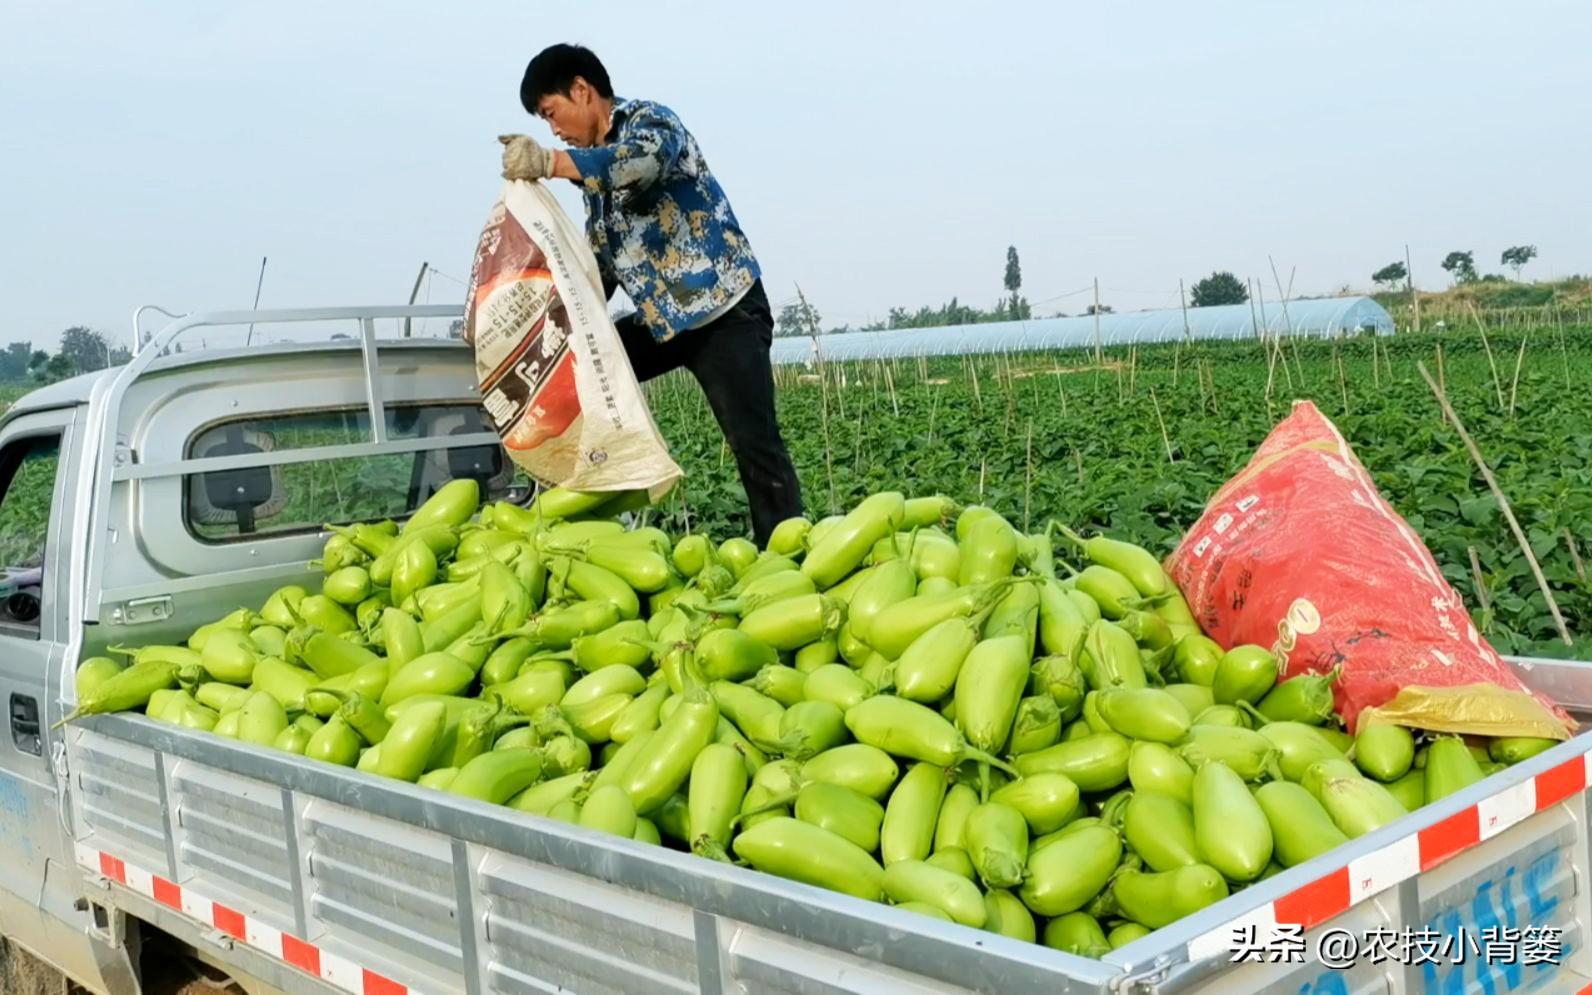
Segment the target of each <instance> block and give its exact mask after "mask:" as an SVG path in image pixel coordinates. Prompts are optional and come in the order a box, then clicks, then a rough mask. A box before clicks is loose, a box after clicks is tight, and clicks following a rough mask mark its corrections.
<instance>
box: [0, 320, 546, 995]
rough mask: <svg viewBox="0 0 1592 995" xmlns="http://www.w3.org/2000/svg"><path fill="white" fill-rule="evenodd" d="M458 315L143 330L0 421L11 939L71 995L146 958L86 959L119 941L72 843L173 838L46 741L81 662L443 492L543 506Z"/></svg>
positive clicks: (153, 850)
mask: <svg viewBox="0 0 1592 995" xmlns="http://www.w3.org/2000/svg"><path fill="white" fill-rule="evenodd" d="M458 315H459V309H458V308H456V307H410V308H364V309H339V310H323V311H313V312H292V313H283V314H273V313H270V312H262V313H255V314H250V315H247V316H244V315H237V316H229V315H225V314H221V315H211V316H208V317H198V318H192V319H179V320H177V321H175V322H173V324H172V325H170V326H168V328H167V330H166V331H165V332H164V333H162V334H161V335H159V336H145V335H142V334H140V341H139V343H138V344H139V349H138V351H137V353H136V355H135V356H134V358H133V360H132V362H131V363H130V364H129V365H127V366H125V367H118V368H113V369H107V370H102V371H99V372H96V373H89V374H86V375H83V376H78V377H75V378H72V379H70V380H66V381H62V382H59V383H56V384H53V385H50V386H47V387H43V388H41V389H39V390H35V391H33V392H32V393H30V394H28V395H26V396H24V397H23V398H21V399H20V400H19V401H18V402H17V403H15V404H14V405H12V406H11V408H10V409H9V410H8V411H7V412H6V413H5V415H4V417H3V419H0V699H3V700H4V701H5V706H6V709H7V715H8V716H9V723H10V733H9V735H8V737H7V739H8V742H7V743H6V745H5V747H4V749H3V750H0V934H3V935H4V936H5V937H6V939H7V941H8V943H9V944H10V945H12V946H14V947H21V948H23V949H25V950H28V951H30V952H31V953H32V954H33V955H35V956H36V957H37V958H39V959H41V960H43V961H45V962H47V963H49V964H51V965H52V966H53V967H55V968H56V969H58V970H60V971H61V972H63V973H64V974H66V975H67V976H68V977H70V978H72V979H73V980H74V981H76V982H77V983H79V984H83V985H85V986H88V987H90V988H92V989H96V990H127V989H125V988H124V987H123V985H124V984H125V983H126V982H127V980H128V977H127V976H128V975H129V974H130V973H131V974H136V965H135V964H133V963H132V959H133V958H132V957H128V958H125V959H124V958H121V957H117V956H106V953H105V950H104V949H96V946H99V947H104V946H106V945H105V944H98V945H96V944H94V943H92V942H90V940H91V938H93V937H96V936H104V937H120V938H123V939H125V938H126V931H125V929H123V928H121V927H120V926H118V925H117V924H116V923H114V922H112V921H110V920H111V919H114V918H116V917H114V916H111V915H109V913H108V912H107V910H106V908H104V907H96V906H94V904H93V903H90V902H85V901H84V900H83V896H84V884H83V882H82V880H81V876H80V874H79V873H77V871H76V870H75V869H74V868H75V867H76V858H75V856H74V852H73V841H74V839H78V838H81V837H82V836H83V835H84V834H85V831H86V830H87V828H88V827H90V826H96V825H97V826H100V827H101V828H102V829H103V831H104V832H106V833H108V834H112V835H115V836H117V837H119V841H120V842H122V843H124V844H125V845H126V846H127V847H128V848H129V850H130V852H134V853H138V854H143V855H148V856H150V857H152V858H160V857H164V856H165V852H166V850H167V849H168V847H169V845H170V841H167V840H163V839H160V838H158V837H154V836H152V835H150V834H149V833H148V832H147V831H140V830H139V828H138V824H139V821H140V820H139V819H138V818H137V816H138V815H140V814H142V815H144V816H148V817H150V818H153V817H154V816H155V815H157V814H158V813H159V809H160V808H161V807H162V806H164V805H167V804H169V802H170V799H169V798H162V797H158V796H144V795H140V794H139V793H138V792H137V790H136V789H135V788H134V787H133V786H132V785H131V784H130V783H129V781H128V780H127V779H126V778H122V777H118V776H117V770H118V765H117V764H116V763H110V764H108V765H107V766H105V767H103V768H100V769H98V770H96V769H95V768H94V767H93V765H89V767H88V768H87V769H85V770H79V771H75V772H74V771H73V770H72V765H71V764H70V762H69V760H68V751H67V749H66V745H67V739H66V737H67V735H68V734H69V733H70V731H71V730H70V728H69V727H63V728H52V725H53V724H54V723H56V722H57V721H58V720H59V719H60V718H61V717H62V715H64V714H65V712H66V711H67V710H68V709H69V708H70V707H71V704H70V703H71V702H72V701H73V700H74V699H75V693H74V691H73V688H72V686H71V685H72V681H71V675H72V672H73V668H74V666H75V664H76V662H77V661H78V660H80V659H82V658H83V657H85V656H89V655H95V654H101V653H105V652H108V651H109V650H108V647H112V646H117V645H121V644H129V645H139V644H147V643H151V642H161V641H168V640H170V641H180V640H181V639H182V638H183V633H184V632H185V631H187V630H189V629H191V628H192V627H193V626H194V625H195V624H197V623H198V622H200V621H202V620H203V619H204V618H206V617H209V616H211V615H213V614H216V613H218V612H225V611H230V610H231V609H232V608H235V607H238V606H240V605H257V604H258V603H259V600H260V598H261V597H263V596H264V595H265V594H266V593H268V592H269V591H270V590H272V589H274V588H275V587H277V586H280V585H281V584H285V583H290V582H293V581H301V582H305V583H311V582H314V581H315V580H316V579H317V578H318V574H319V571H318V570H317V569H315V568H314V567H313V566H312V564H311V561H312V560H314V559H315V557H316V556H317V555H319V550H320V547H321V545H322V544H323V543H324V541H325V537H326V535H327V532H326V531H325V526H326V525H327V524H337V523H345V522H353V521H360V520H369V519H373V518H389V517H392V518H401V517H402V516H404V515H406V514H408V513H409V512H410V511H412V510H413V509H414V508H416V507H418V506H419V505H420V504H421V503H422V502H424V501H425V499H426V498H427V497H428V496H430V494H431V493H433V492H434V491H435V490H436V489H437V488H438V487H440V486H442V485H443V484H445V483H447V482H448V481H449V480H452V479H455V478H458V477H471V478H473V479H475V480H477V481H478V483H479V484H480V485H481V490H482V494H483V495H484V496H487V497H490V498H492V499H506V500H513V501H522V500H526V499H528V498H529V496H530V494H531V491H532V487H531V485H530V483H529V481H528V480H527V479H526V478H525V476H524V474H523V473H521V472H518V471H517V469H516V468H515V467H514V465H513V464H512V463H510V462H509V461H508V460H507V459H506V457H505V456H504V453H503V450H502V447H501V446H500V445H499V443H498V439H497V436H496V435H495V433H493V432H492V431H491V429H490V427H489V426H488V425H487V424H486V423H485V421H484V420H483V415H482V412H481V409H480V403H479V398H478V396H477V393H476V389H475V371H474V365H473V360H472V356H471V353H470V351H469V349H468V348H467V347H465V346H464V345H463V343H462V342H460V341H459V340H458V339H457V338H456V337H455V336H454V335H453V334H451V326H452V325H453V324H454V319H456V318H457V317H458ZM234 318H236V319H237V320H233V319H234ZM244 318H247V319H248V321H247V322H245V321H244V320H243V319H244ZM74 774H76V775H77V776H74ZM195 828H196V829H197V827H195ZM215 830H216V831H217V832H218V833H224V832H225V831H226V827H220V826H218V827H215ZM200 835H202V834H197V833H196V836H195V837H194V839H192V840H190V842H194V843H195V845H196V846H197V843H196V842H195V841H196V840H197V838H198V836H200ZM109 946H110V947H111V948H112V949H118V948H119V949H121V950H123V951H131V952H132V953H136V947H135V946H130V945H127V944H118V943H112V944H109ZM119 961H122V962H121V963H118V962H119ZM0 987H4V986H0ZM7 990H10V989H7Z"/></svg>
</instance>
